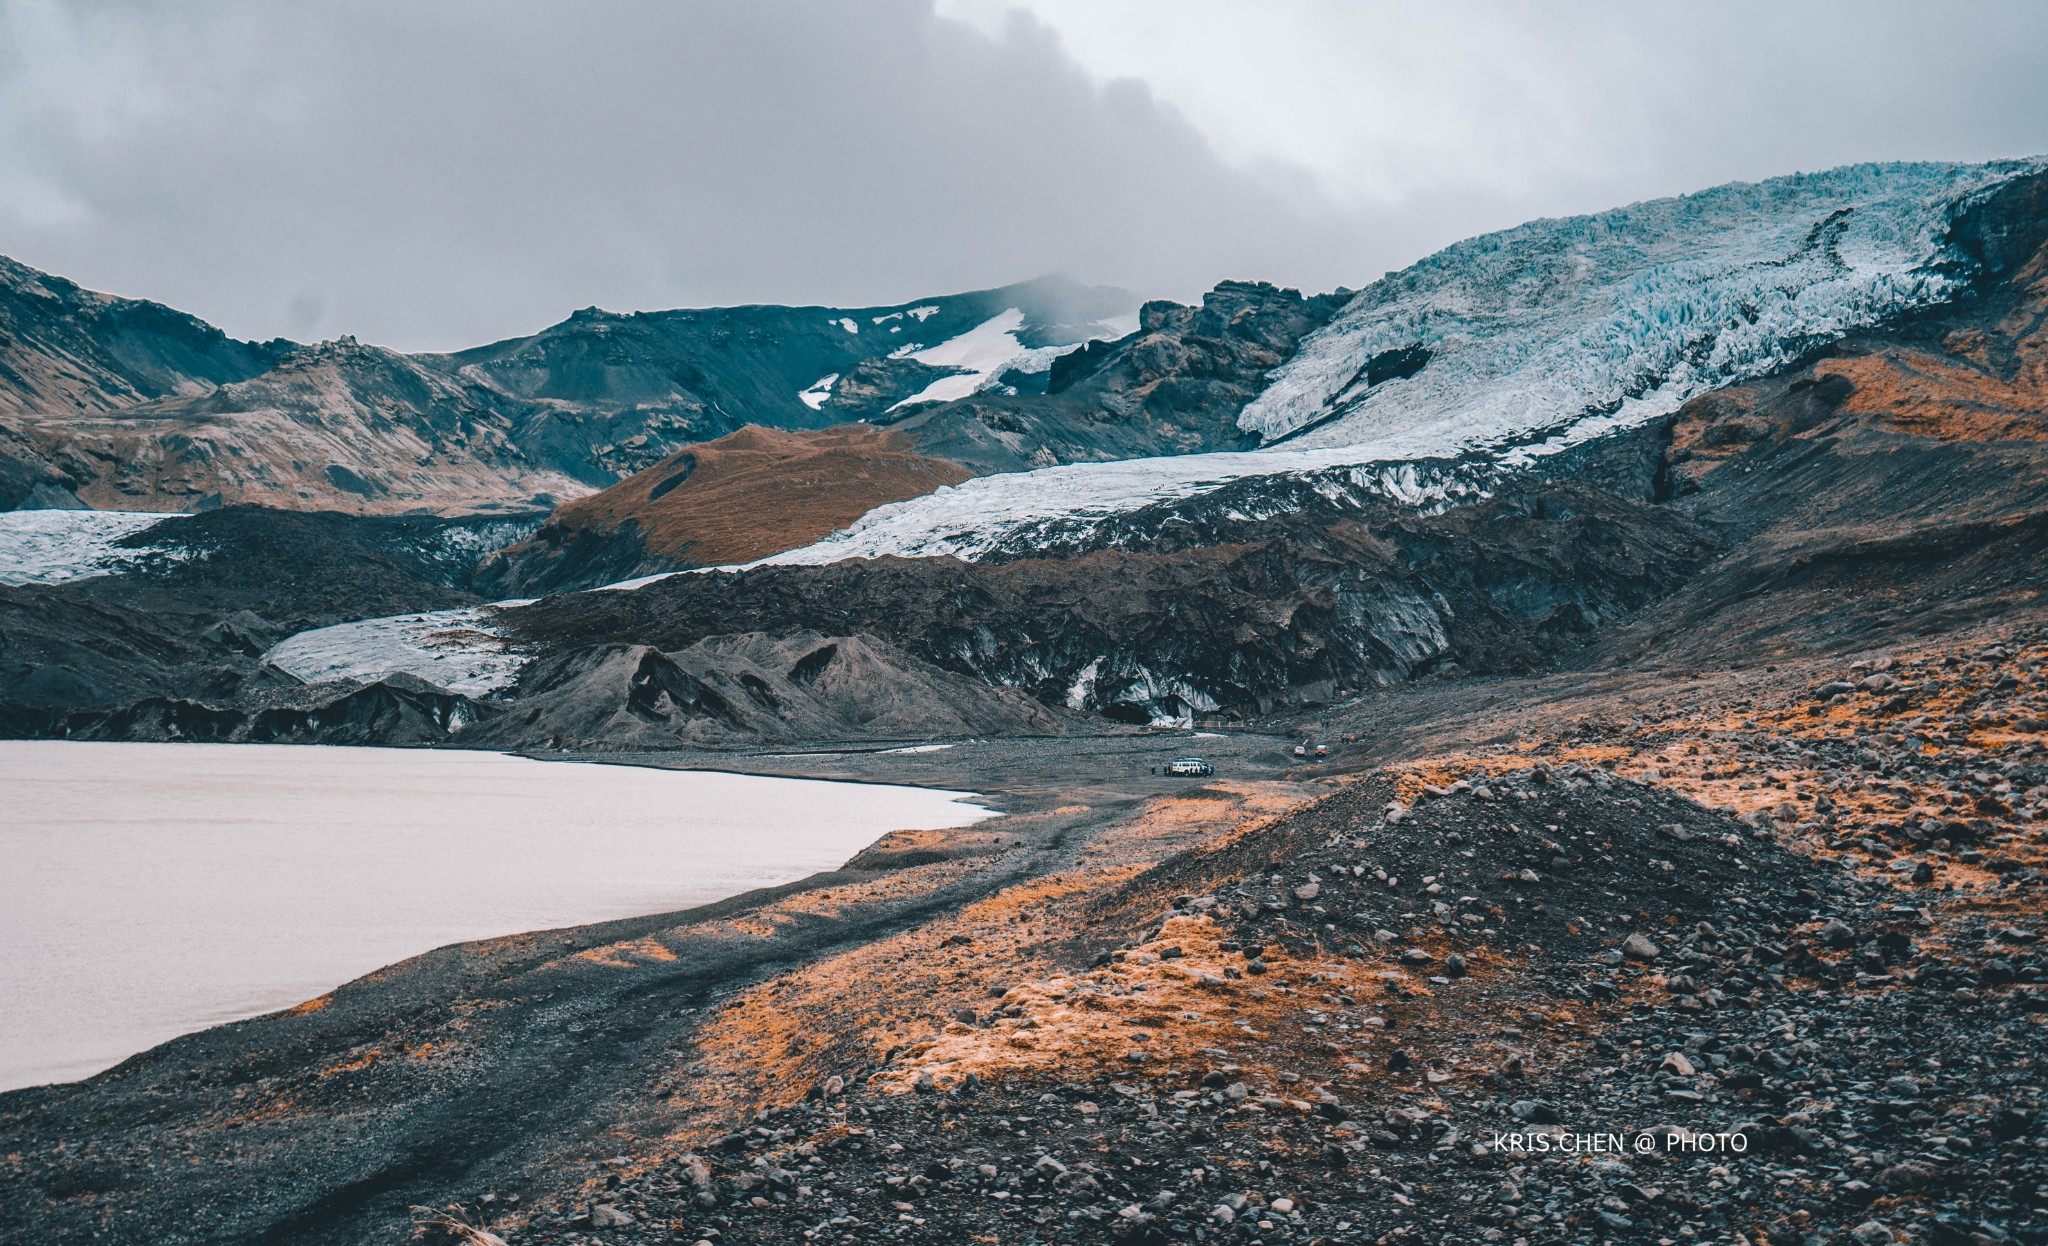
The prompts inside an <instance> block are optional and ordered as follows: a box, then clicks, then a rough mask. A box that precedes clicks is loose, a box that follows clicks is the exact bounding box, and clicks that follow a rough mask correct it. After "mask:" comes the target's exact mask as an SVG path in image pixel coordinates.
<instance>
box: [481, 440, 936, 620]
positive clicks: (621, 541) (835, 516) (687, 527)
mask: <svg viewBox="0 0 2048 1246" xmlns="http://www.w3.org/2000/svg"><path fill="white" fill-rule="evenodd" d="M966 478H967V472H966V471H965V470H964V469H962V468H960V467H959V466H957V465H955V464H952V463H948V462H946V461H944V460H942V459H934V458H930V457H927V456H925V455H920V454H917V453H915V452H914V451H913V449H912V442H911V439H910V437H909V436H907V435H905V434H904V433H901V432H898V431H895V430H890V429H881V428H876V427H874V426H872V425H868V424H846V425H841V426H839V427H836V428H829V429H821V430H818V431H815V432H783V431H778V430H775V429H768V428H760V427H755V426H751V425H750V426H748V427H746V428H743V429H741V430H740V431H738V432H736V433H731V434H728V435H727V436H724V437H721V438H719V439H718V440H716V441H712V442H707V443H705V444H703V445H699V446H693V447H691V448H690V449H688V450H681V451H678V452H677V453H675V454H672V455H670V456H669V457H667V458H665V459H663V460H662V461H661V462H659V463H656V464H655V465H654V466H652V467H650V468H648V469H646V470H645V471H642V472H639V473H637V474H635V475H633V476H631V477H629V478H627V479H626V480H623V481H621V482H619V483H618V484H616V485H613V486H612V487H611V488H609V489H605V490H603V491H602V492H599V493H596V494H593V495H591V496H589V497H586V498H579V499H578V500H576V501H574V502H571V503H568V504H567V505H564V506H562V507H560V508H559V509H557V510H556V511H555V513H554V514H553V515H551V516H550V517H549V518H548V521H547V523H546V524H545V525H543V526H542V527H541V529H540V530H539V531H538V532H536V533H534V534H533V536H531V537H529V538H528V539H527V540H525V541H523V542H521V543H520V544H518V545H516V546H513V547H512V548H510V549H507V550H505V551H504V552H503V553H502V554H500V555H499V556H497V557H496V558H495V559H493V560H492V562H491V564H490V565H489V566H488V567H486V568H485V569H484V573H483V575H482V577H481V581H480V582H481V583H482V584H483V585H485V586H486V587H487V588H488V590H489V591H492V592H495V593H498V594H499V595H501V596H506V597H530V596H537V595H539V594H541V593H551V592H560V591H562V590H563V589H568V588H585V587H590V586H592V585H596V584H605V583H611V582H615V581H618V580H624V579H628V578H631V577H635V576H641V575H649V574H653V573H656V572H662V571H674V570H677V569H679V568H683V567H698V566H724V565H728V564H733V563H743V562H751V561H753V560H754V559H756V558H763V557H766V556H768V555H770V554H777V553H781V552H782V551H783V550H787V549H794V548H796V547H798V546H801V545H808V544H810V543H811V542H813V541H816V540H818V539H819V538H820V537H823V536H825V535H826V534H827V533H830V532H832V531H833V530H835V529H838V528H842V527H844V526H846V525H847V524H849V523H852V522H853V521H854V520H856V519H858V518H860V517H861V516H862V515H864V514H866V513H867V512H868V511H869V510H872V509H873V508H875V507H877V506H881V505H883V504H885V503H888V502H898V501H901V500H903V499H904V498H910V497H916V496H917V495H919V494H922V493H929V492H931V491H932V490H933V489H937V488H942V487H944V486H946V485H949V484H957V483H958V482H960V481H961V480H964V479H966Z"/></svg>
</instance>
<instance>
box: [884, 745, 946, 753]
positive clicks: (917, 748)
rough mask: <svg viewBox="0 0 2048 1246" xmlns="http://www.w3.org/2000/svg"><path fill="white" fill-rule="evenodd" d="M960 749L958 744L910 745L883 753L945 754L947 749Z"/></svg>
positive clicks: (886, 749)
mask: <svg viewBox="0 0 2048 1246" xmlns="http://www.w3.org/2000/svg"><path fill="white" fill-rule="evenodd" d="M958 747H959V745H957V744H912V745H909V746H908V747H905V748H885V749H883V750H882V752H884V753H943V752H945V751H946V750H947V749H949V748H958Z"/></svg>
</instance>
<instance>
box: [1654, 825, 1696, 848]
mask: <svg viewBox="0 0 2048 1246" xmlns="http://www.w3.org/2000/svg"><path fill="white" fill-rule="evenodd" d="M1657 833H1658V834H1659V835H1662V836H1663V837H1664V838H1666V839H1674V840H1677V841H1678V842H1679V843H1681V844H1682V843H1685V842H1686V841H1687V840H1689V839H1691V838H1692V832H1691V831H1688V830H1686V829H1685V828H1684V827H1683V826H1681V825H1679V824H1678V823H1676V822H1664V823H1660V824H1659V825H1658V827H1657Z"/></svg>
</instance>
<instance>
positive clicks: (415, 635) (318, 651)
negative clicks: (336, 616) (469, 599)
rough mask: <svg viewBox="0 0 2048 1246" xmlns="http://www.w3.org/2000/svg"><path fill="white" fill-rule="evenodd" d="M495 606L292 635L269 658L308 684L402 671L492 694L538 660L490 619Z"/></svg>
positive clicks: (451, 687) (458, 689) (452, 688)
mask: <svg viewBox="0 0 2048 1246" xmlns="http://www.w3.org/2000/svg"><path fill="white" fill-rule="evenodd" d="M528 600H531V599H528ZM526 604H527V601H526V600H522V601H501V602H497V603H495V605H496V606H523V605H526ZM494 608H495V607H494V606H471V607H466V608H464V609H459V610H430V611H426V612H424V613H421V614H399V615H391V616H388V617H386V618H381V619H362V620H359V621H357V622H354V623H337V624H335V625H334V626H332V627H320V628H315V629H313V630H312V631H309V632H300V633H299V634H298V635H296V636H291V637H288V638H286V639H285V640H282V641H280V642H278V644H277V645H276V646H275V647H274V648H272V649H271V650H270V652H268V653H266V654H264V655H263V660H264V661H265V662H268V663H269V664H270V665H272V666H274V667H276V668H277V669H279V670H281V671H283V672H284V673H286V674H287V675H290V676H292V677H293V678H294V679H298V680H300V681H302V682H305V683H309V684H316V683H322V682H325V681H327V680H333V679H355V680H362V681H364V682H369V681H373V680H377V679H382V678H384V677H385V676H388V675H395V674H398V673H400V672H404V673H405V674H409V675H416V676H418V677H419V678H421V679H424V680H426V681H427V682H428V683H430V684H434V685H437V686H438V687H441V688H445V689H447V690H448V691H449V692H454V693H460V694H461V695H463V696H472V697H476V696H486V695H489V694H490V693H493V692H497V691H500V690H502V689H505V688H509V687H511V686H512V684H513V683H514V682H516V681H517V680H518V678H519V672H520V671H521V670H522V669H523V668H524V667H525V666H526V664H527V663H528V662H530V661H532V660H533V655H532V654H530V653H527V652H525V651H523V650H521V649H519V648H518V647H516V646H515V645H513V644H512V642H511V641H509V640H507V639H506V637H505V635H504V634H503V633H502V632H500V631H499V630H498V629H497V627H496V626H495V625H494V624H493V623H492V621H491V616H492V613H493V610H494Z"/></svg>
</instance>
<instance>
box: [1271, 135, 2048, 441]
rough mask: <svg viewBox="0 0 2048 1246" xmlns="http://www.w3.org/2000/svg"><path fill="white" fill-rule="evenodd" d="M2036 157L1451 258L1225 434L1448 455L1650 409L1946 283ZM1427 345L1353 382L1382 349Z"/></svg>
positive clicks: (1417, 269) (1880, 175) (1436, 258)
mask: <svg viewBox="0 0 2048 1246" xmlns="http://www.w3.org/2000/svg"><path fill="white" fill-rule="evenodd" d="M2034 167H2037V166H2036V165H2035V163H2034V162H2006V163H2000V164H1992V165H1954V164H1912V165H1902V164H1890V165H1856V166H1852V167H1849V168H1842V169H1835V170H1832V171H1830V172H1827V173H1819V174H1810V175H1796V176H1792V177H1783V178H1776V179H1773V180H1771V181H1768V182H1762V183H1755V184H1750V183H1737V184H1733V185H1728V186H1720V187H1716V188H1714V189H1712V190H1707V191H1702V192H1700V193H1698V194H1694V195H1687V196H1684V197H1682V198H1678V199H1660V200H1655V201H1652V202H1648V203H1640V204H1635V205H1632V206H1630V207H1626V208H1617V209H1615V210H1613V211H1611V212H1602V213H1599V214H1598V215H1595V216H1581V217H1572V218H1569V219H1565V220H1545V221H1532V222H1530V223H1529V224H1526V225H1522V226H1520V227H1518V228H1515V229H1511V230H1507V231H1505V232H1503V233H1497V234H1487V235H1485V236H1483V237H1479V238H1472V239H1468V240H1467V241H1464V242H1460V243H1457V244H1456V245H1454V246H1451V247H1448V248H1446V249H1445V250H1443V251H1440V252H1438V253H1437V254H1435V255H1432V256H1430V257H1429V258H1428V259H1425V260H1423V261H1422V262H1421V263H1419V264H1416V265H1414V266H1413V267H1411V268H1408V269H1406V270H1404V271H1402V272H1399V273H1396V274H1393V275H1392V276H1390V277H1388V278H1386V279H1384V280H1382V281H1378V282H1375V283H1373V284H1372V285H1370V286H1368V287H1366V288H1365V289H1364V290H1362V291H1360V292H1359V294H1358V296H1357V297H1356V298H1354V299H1353V300H1352V301H1351V303H1350V305H1349V306H1348V307H1346V308H1345V310H1344V312H1343V313H1342V314H1341V315H1339V316H1338V317H1337V319H1336V320H1335V321H1333V322H1332V323H1331V324H1329V325H1327V326H1325V327H1324V328H1323V329H1322V330H1320V331H1318V332H1317V333H1315V334H1313V335H1311V336H1310V338H1309V339H1308V340H1307V342H1305V343H1304V344H1303V347H1302V349H1301V351H1300V352H1299V353H1298V354H1297V355H1296V356H1295V357H1294V358H1293V359H1292V360H1290V361H1289V362H1288V363H1286V364H1284V365H1283V366H1281V367H1280V368H1279V369H1277V370H1276V371H1275V372H1274V374H1273V377H1272V379H1271V382H1270V383H1269V385H1268V386H1267V388H1266V391H1265V392H1264V393H1263V394H1261V395H1260V396H1259V397H1258V398H1257V399H1256V400H1255V401H1253V402H1252V403H1251V404H1250V405H1249V406H1247V407H1246V408H1245V410H1244V413H1243V415H1242V416H1241V417H1240V418H1239V421H1238V422H1239V425H1240V426H1241V427H1242V428H1244V429H1245V430H1246V431H1247V432H1255V433H1258V434H1260V435H1261V436H1263V437H1266V438H1268V439H1272V438H1277V437H1282V436H1285V435H1287V434H1289V433H1292V432H1295V431H1296V430H1300V429H1304V428H1306V427H1307V426H1309V425H1311V424H1316V425H1318V426H1317V427H1315V428H1314V429H1313V430H1312V431H1310V432H1308V433H1306V434H1304V435H1303V436H1302V437H1300V438H1299V439H1298V441H1297V442H1296V443H1295V444H1299V445H1302V446H1304V447H1308V446H1335V445H1350V444H1361V443H1368V442H1371V441H1373V440H1375V439H1377V438H1378V437H1380V436H1382V435H1383V434H1385V433H1386V432H1388V431H1392V430H1399V431H1401V432H1404V433H1410V434H1413V433H1427V434H1429V435H1431V436H1433V437H1435V438H1437V439H1438V440H1440V441H1441V442H1443V443H1444V444H1446V445H1449V444H1455V443H1462V442H1467V441H1473V440H1482V439H1487V438H1494V437H1499V436H1501V435H1503V434H1508V433H1513V432H1516V431H1521V430H1525V429H1533V428H1540V427H1543V426H1545V425H1549V424H1554V423H1556V422H1558V421H1563V420H1570V419H1574V418H1578V417H1580V416H1583V415H1587V414H1590V413H1596V412H1597V413H1602V414H1605V413H1620V414H1623V415H1624V416H1625V417H1626V416H1628V415H1637V416H1643V415H1650V414H1661V413H1663V412H1665V411H1669V410H1673V409H1675V408H1676V407H1677V406H1678V405H1679V404H1680V403H1682V402H1683V401H1684V400H1685V399H1686V398H1689V397H1692V396H1693V395H1694V394H1697V393H1700V392H1703V391H1704V390H1706V389H1709V388H1712V387H1714V386H1718V385H1722V384H1725V383H1727V382H1728V381H1730V380H1732V379H1736V378H1739V377H1743V376H1753V375H1756V374H1758V373H1760V372H1763V371H1767V370H1770V369H1772V368H1775V367H1778V366H1781V365H1782V364H1784V363H1786V362H1788V361H1789V360H1790V359H1791V358H1793V357H1795V356H1796V355H1798V354H1799V353H1800V352H1801V351H1803V350H1805V349H1806V348H1808V347H1810V346H1811V345H1813V344H1814V343H1816V342H1820V341H1826V340H1829V339H1832V338H1835V337H1839V336H1841V335H1842V334H1843V333H1846V332H1848V331H1850V330H1852V329H1854V328H1857V327H1859V326H1861V325H1867V324H1870V323H1872V322H1873V321H1876V320H1879V319H1881V318H1883V317H1884V316H1886V315H1888V314H1891V313H1893V312H1896V311H1898V310H1899V309H1901V308H1903V307H1909V306H1913V305H1916V304H1924V303H1930V302H1935V301H1938V300H1941V299H1943V298H1946V297H1948V296H1949V295H1950V294H1951V293H1952V292H1953V290H1954V288H1955V276H1954V275H1953V274H1952V273H1951V272H1946V271H1942V269H1941V268H1940V267H1938V266H1937V263H1936V261H1938V260H1940V259H1942V258H1944V257H1943V256H1942V243H1943V235H1944V234H1945V233H1946V231H1947V227H1948V225H1949V222H1950V219H1951V216H1952V210H1953V208H1954V207H1955V206H1957V205H1958V204H1959V203H1962V202H1966V201H1968V200H1969V199H1971V198H1972V197H1974V196H1975V195H1976V194H1977V193H1978V192H1981V191H1983V190H1985V189H1986V188H1988V187H1991V186H1994V185H1996V184H1998V183H1999V182H2002V181H2004V180H2006V179H2008V178H2010V177H2012V176H2014V175H2016V174H2018V173H2022V172H2026V171H2029V170H2031V169H2032V168H2034ZM1415 346H1420V347H1422V348H1423V349H1425V350H1428V351H1430V352H1432V354H1431V358H1430V360H1429V362H1428V364H1427V365H1426V366H1424V368H1423V369H1422V371H1421V372H1420V373H1419V374H1417V375H1416V376H1414V377H1413V378H1411V379H1407V380H1390V381H1383V382H1382V383H1380V384H1378V385H1369V384H1367V381H1366V378H1365V377H1364V376H1362V375H1361V370H1362V369H1363V368H1364V367H1365V366H1366V364H1367V363H1368V362H1369V361H1370V360H1372V359H1373V358H1375V357H1376V356H1380V355H1382V354H1383V353H1384V352H1390V351H1400V350H1403V349H1407V348H1411V347H1415Z"/></svg>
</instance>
